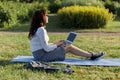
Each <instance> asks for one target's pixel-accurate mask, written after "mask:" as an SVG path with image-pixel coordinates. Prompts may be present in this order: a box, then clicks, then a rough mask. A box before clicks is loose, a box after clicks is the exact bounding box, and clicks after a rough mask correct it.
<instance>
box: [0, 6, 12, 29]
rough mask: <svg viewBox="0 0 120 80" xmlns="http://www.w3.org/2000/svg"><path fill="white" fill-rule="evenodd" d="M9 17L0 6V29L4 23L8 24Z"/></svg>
mask: <svg viewBox="0 0 120 80" xmlns="http://www.w3.org/2000/svg"><path fill="white" fill-rule="evenodd" d="M9 19H10V15H9V13H8V12H7V11H5V10H4V9H3V8H2V7H1V6H0V27H4V25H5V23H9Z"/></svg>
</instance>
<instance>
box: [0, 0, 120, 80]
mask: <svg viewBox="0 0 120 80" xmlns="http://www.w3.org/2000/svg"><path fill="white" fill-rule="evenodd" d="M1 1H3V2H0V6H1V7H2V8H3V9H4V11H5V12H6V13H8V14H9V16H10V18H9V21H10V22H9V23H10V24H9V25H5V26H4V27H2V28H0V80H120V67H104V66H72V69H73V70H74V71H75V72H74V73H73V74H72V75H68V74H64V73H62V72H61V71H58V72H55V73H53V74H51V73H45V72H44V71H37V70H29V69H26V68H25V67H23V65H24V64H25V63H11V62H10V60H11V59H12V58H14V57H16V56H18V55H31V52H30V42H29V40H28V38H27V35H28V29H29V26H30V18H31V15H32V13H33V11H34V10H35V9H37V8H41V7H46V9H48V10H49V11H50V9H49V7H48V4H49V2H48V0H39V2H40V3H39V2H38V0H34V1H33V2H32V3H29V1H28V2H27V3H26V2H24V1H25V0H23V1H21V3H19V2H18V1H20V0H14V1H16V2H12V1H13V0H11V2H5V1H10V0H1ZM36 1H37V2H36ZM49 1H50V2H52V1H53V3H57V2H54V1H63V0H49ZM66 1H67V0H66ZM68 1H69V0H68ZM73 1H74V0H73ZM79 1H90V0H79ZM92 1H93V0H92ZM103 1H104V0H103ZM105 1H106V0H105ZM112 2H113V1H112ZM45 3H47V4H46V5H44V4H45ZM57 4H58V3H57ZM59 4H61V3H59ZM66 4H67V3H66ZM38 5H39V6H38ZM49 5H50V4H49ZM102 5H104V2H103V3H102ZM33 6H34V7H33ZM60 8H61V6H60ZM19 10H20V11H19ZM56 11H57V10H56ZM56 11H55V12H56ZM50 13H51V11H50ZM26 14H27V15H26ZM23 16H25V17H23ZM114 16H115V19H114V20H113V21H108V22H107V24H106V26H105V28H99V29H82V30H81V29H63V28H60V27H58V24H59V22H58V18H57V15H56V14H49V23H48V24H47V25H46V26H47V27H46V29H47V31H48V32H49V33H48V34H49V37H50V42H54V41H58V40H59V39H66V36H67V35H68V32H70V31H75V32H78V36H77V38H76V40H75V42H74V44H73V45H75V46H77V47H79V48H81V49H84V50H87V51H94V52H96V53H97V52H100V51H105V52H106V53H107V54H106V55H105V57H104V58H120V54H119V53H120V37H119V36H120V21H119V17H118V16H117V14H114ZM66 57H75V58H82V59H84V57H78V56H74V55H71V54H69V53H68V54H67V55H66ZM51 65H52V64H51ZM58 66H65V65H58Z"/></svg>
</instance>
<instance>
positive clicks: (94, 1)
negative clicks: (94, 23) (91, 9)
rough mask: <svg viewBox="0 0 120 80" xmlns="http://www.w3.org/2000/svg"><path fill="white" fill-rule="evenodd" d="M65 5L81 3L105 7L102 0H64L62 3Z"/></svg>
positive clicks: (82, 4)
mask: <svg viewBox="0 0 120 80" xmlns="http://www.w3.org/2000/svg"><path fill="white" fill-rule="evenodd" d="M61 5H62V6H63V7H64V6H73V5H79V6H99V7H103V6H104V5H103V3H102V1H99V0H64V1H62V4H61Z"/></svg>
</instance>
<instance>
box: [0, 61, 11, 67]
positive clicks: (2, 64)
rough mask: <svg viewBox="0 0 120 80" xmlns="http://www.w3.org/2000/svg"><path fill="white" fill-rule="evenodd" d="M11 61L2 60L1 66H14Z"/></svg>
mask: <svg viewBox="0 0 120 80" xmlns="http://www.w3.org/2000/svg"><path fill="white" fill-rule="evenodd" d="M12 64H13V63H11V62H10V60H0V66H6V65H12Z"/></svg>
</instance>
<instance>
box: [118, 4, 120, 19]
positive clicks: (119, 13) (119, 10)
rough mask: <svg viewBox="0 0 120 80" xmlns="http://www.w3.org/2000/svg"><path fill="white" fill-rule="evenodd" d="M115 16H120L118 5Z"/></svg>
mask: <svg viewBox="0 0 120 80" xmlns="http://www.w3.org/2000/svg"><path fill="white" fill-rule="evenodd" d="M117 16H118V17H120V6H119V7H118V8H117Z"/></svg>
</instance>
